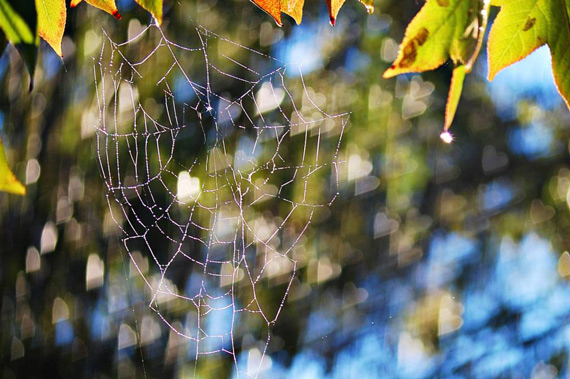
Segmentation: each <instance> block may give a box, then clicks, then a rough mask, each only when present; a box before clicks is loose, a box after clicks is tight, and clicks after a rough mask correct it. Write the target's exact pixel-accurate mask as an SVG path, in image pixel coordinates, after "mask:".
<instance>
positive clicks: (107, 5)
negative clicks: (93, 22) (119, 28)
mask: <svg viewBox="0 0 570 379" xmlns="http://www.w3.org/2000/svg"><path fill="white" fill-rule="evenodd" d="M82 1H83V0H71V4H70V6H71V7H72V8H75V7H76V6H77V5H79V3H81V2H82ZM85 2H86V3H87V4H89V5H92V6H94V7H95V8H99V9H101V10H103V11H105V12H107V13H109V14H110V15H112V16H113V17H115V18H117V19H119V20H120V19H121V14H120V13H119V10H118V9H117V5H116V4H115V0H85Z"/></svg>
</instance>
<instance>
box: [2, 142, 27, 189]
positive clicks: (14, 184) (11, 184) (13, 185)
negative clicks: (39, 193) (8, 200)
mask: <svg viewBox="0 0 570 379" xmlns="http://www.w3.org/2000/svg"><path fill="white" fill-rule="evenodd" d="M0 191H2V192H9V193H13V194H15V195H25V194H26V187H24V185H23V184H22V183H20V182H19V181H18V179H16V177H15V176H14V174H13V173H12V171H11V170H10V167H8V161H7V160H6V152H5V151H4V144H3V143H2V140H1V139H0Z"/></svg>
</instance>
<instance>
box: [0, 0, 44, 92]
mask: <svg viewBox="0 0 570 379" xmlns="http://www.w3.org/2000/svg"><path fill="white" fill-rule="evenodd" d="M36 24H37V14H36V9H35V7H34V6H33V4H29V3H27V2H16V3H14V4H13V5H11V4H10V3H9V2H8V1H7V0H0V28H1V29H2V30H3V31H4V34H5V36H6V38H7V40H8V41H10V42H11V43H12V44H14V46H16V48H17V49H18V51H19V53H20V56H21V57H22V59H23V61H24V63H25V64H26V68H27V69H28V73H29V74H30V90H31V89H32V87H33V83H34V81H33V80H34V72H35V67H36V61H37V56H38V52H37V50H38V49H37V45H38V39H37V37H36ZM2 50H3V48H2Z"/></svg>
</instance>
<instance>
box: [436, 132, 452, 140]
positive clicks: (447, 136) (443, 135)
mask: <svg viewBox="0 0 570 379" xmlns="http://www.w3.org/2000/svg"><path fill="white" fill-rule="evenodd" d="M439 138H441V140H442V141H443V142H445V143H451V142H453V136H452V135H451V133H449V132H443V133H441V134H440V135H439Z"/></svg>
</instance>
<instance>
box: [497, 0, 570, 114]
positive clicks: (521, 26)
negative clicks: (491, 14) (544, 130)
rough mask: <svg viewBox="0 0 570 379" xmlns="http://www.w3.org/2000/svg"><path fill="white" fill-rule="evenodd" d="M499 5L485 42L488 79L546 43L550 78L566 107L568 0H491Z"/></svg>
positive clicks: (569, 86) (569, 95)
mask: <svg viewBox="0 0 570 379" xmlns="http://www.w3.org/2000/svg"><path fill="white" fill-rule="evenodd" d="M493 4H494V5H495V4H496V5H498V6H500V7H501V10H500V11H499V14H498V15H497V18H496V19H495V22H494V23H493V27H492V28H491V32H490V34H489V42H488V44H487V51H488V59H489V74H488V78H489V80H493V78H494V77H495V75H497V73H498V72H499V71H501V70H502V69H503V68H505V67H507V66H509V65H511V64H513V63H515V62H518V61H520V60H522V59H524V58H525V57H526V56H528V55H529V54H530V53H532V52H533V51H534V50H536V49H537V48H539V47H541V46H543V45H545V44H547V45H548V47H549V48H550V54H551V56H552V71H553V73H554V81H555V82H556V87H557V89H558V92H559V93H560V95H562V97H563V99H564V101H565V102H566V105H567V106H568V108H570V75H569V74H568V73H569V72H570V20H569V13H570V12H569V9H570V2H569V1H568V0H509V1H507V0H502V1H497V0H495V1H494V2H493Z"/></svg>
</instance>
